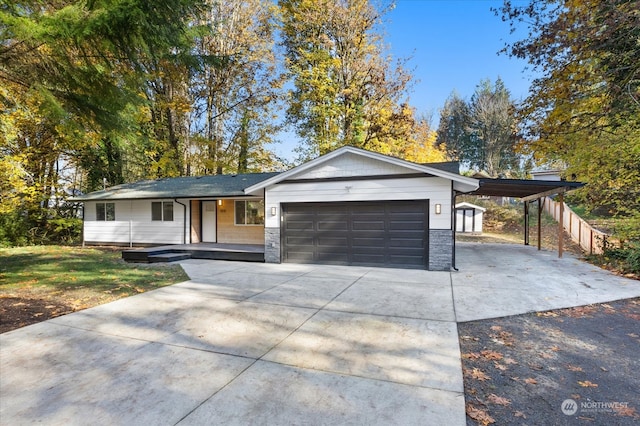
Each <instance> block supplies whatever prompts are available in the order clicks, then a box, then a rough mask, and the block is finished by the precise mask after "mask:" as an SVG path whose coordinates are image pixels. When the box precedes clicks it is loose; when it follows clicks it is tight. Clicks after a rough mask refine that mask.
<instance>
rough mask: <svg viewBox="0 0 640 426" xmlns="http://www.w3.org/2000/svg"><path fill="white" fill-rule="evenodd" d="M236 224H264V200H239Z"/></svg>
mask: <svg viewBox="0 0 640 426" xmlns="http://www.w3.org/2000/svg"><path fill="white" fill-rule="evenodd" d="M235 207H236V222H235V223H236V225H264V200H258V201H250V200H237V201H236V202H235Z"/></svg>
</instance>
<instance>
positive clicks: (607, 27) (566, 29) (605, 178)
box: [496, 0, 640, 218]
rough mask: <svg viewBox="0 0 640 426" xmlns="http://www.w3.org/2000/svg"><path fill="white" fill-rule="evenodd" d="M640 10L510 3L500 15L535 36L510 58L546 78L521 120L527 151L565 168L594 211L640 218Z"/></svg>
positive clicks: (512, 49) (622, 4)
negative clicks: (525, 62)
mask: <svg viewBox="0 0 640 426" xmlns="http://www.w3.org/2000/svg"><path fill="white" fill-rule="evenodd" d="M639 11H640V9H639V8H638V2H637V1H629V0H608V1H601V0H583V1H562V0H545V1H541V0H531V1H530V2H529V3H528V4H526V5H515V4H512V3H511V2H508V1H507V2H505V4H504V6H503V7H502V8H500V9H499V10H498V11H496V13H498V14H502V17H503V20H506V21H510V22H511V25H512V26H513V27H514V28H515V27H516V26H518V25H526V26H528V29H529V36H528V37H527V38H526V39H523V40H520V41H517V42H515V43H512V44H510V45H507V46H506V47H505V52H506V53H508V54H510V55H513V56H516V57H519V58H524V59H527V60H528V61H529V63H530V64H531V65H532V66H533V67H534V68H535V69H536V70H537V71H538V72H540V74H541V76H540V77H539V78H538V79H536V80H535V81H534V83H533V86H532V89H531V94H530V96H529V97H528V98H527V99H526V101H525V102H524V104H523V106H522V109H521V115H522V118H523V121H524V122H526V123H528V124H529V126H528V128H529V132H528V133H529V134H528V136H529V137H528V139H527V141H526V144H525V145H524V148H525V149H527V150H528V151H529V152H532V153H534V155H535V156H536V158H537V159H538V161H553V160H561V161H564V162H565V163H566V164H567V165H568V170H567V173H568V174H575V175H576V176H577V177H578V179H580V180H583V181H586V182H588V183H589V185H588V186H587V187H586V188H585V189H584V190H582V191H581V195H582V197H583V199H585V200H586V201H588V202H589V204H590V205H591V206H592V207H596V206H599V205H600V206H601V205H607V206H609V207H610V208H611V211H612V212H614V213H621V214H625V215H633V214H635V215H637V216H638V218H640V169H639V166H638V165H639V164H640V137H639V136H638V135H639V134H640V60H638V58H640V43H639V42H638V41H639V40H640V12H639Z"/></svg>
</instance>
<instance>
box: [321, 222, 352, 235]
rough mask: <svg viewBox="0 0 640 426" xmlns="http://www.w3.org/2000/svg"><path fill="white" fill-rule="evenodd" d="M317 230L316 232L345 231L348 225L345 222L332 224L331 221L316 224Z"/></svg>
mask: <svg viewBox="0 0 640 426" xmlns="http://www.w3.org/2000/svg"><path fill="white" fill-rule="evenodd" d="M317 224H318V226H317V230H318V231H326V232H331V231H346V230H347V229H349V223H348V222H347V221H344V222H332V221H325V220H323V221H321V222H317Z"/></svg>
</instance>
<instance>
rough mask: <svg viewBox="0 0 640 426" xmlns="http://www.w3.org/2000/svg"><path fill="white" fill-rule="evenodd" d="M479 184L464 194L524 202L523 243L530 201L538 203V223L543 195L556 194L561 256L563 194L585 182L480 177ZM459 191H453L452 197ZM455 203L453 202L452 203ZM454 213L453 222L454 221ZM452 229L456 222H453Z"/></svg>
mask: <svg viewBox="0 0 640 426" xmlns="http://www.w3.org/2000/svg"><path fill="white" fill-rule="evenodd" d="M478 180H479V181H480V186H479V187H478V189H477V190H475V191H473V192H470V193H468V194H465V195H486V196H498V197H513V198H519V199H520V200H521V201H523V202H524V244H525V245H529V226H530V224H529V205H530V203H531V202H537V203H538V223H540V219H541V215H542V206H543V203H544V199H545V197H549V196H551V195H558V197H559V204H560V220H559V221H558V257H562V252H563V236H564V233H563V228H562V224H563V220H562V215H563V207H562V206H563V203H564V194H565V193H566V192H569V191H572V190H574V189H578V188H581V187H583V186H584V185H585V184H584V183H582V182H571V181H564V180H559V181H544V180H528V179H492V178H480V179H478ZM458 195H461V193H458V192H455V195H454V199H455V197H457V196H458ZM454 204H455V203H454ZM455 220H456V219H455V215H454V222H455ZM454 229H456V224H455V223H454ZM541 232H542V230H541V227H540V226H538V250H540V249H541V246H540V242H541ZM454 247H455V234H454ZM453 264H454V267H455V249H454V262H453Z"/></svg>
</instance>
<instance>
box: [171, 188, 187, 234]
mask: <svg viewBox="0 0 640 426" xmlns="http://www.w3.org/2000/svg"><path fill="white" fill-rule="evenodd" d="M173 201H175V202H176V203H178V204H180V205H181V206H182V210H183V212H184V213H183V215H182V223H183V226H182V244H186V243H187V205H186V204H182V203H181V202H180V201H178V199H177V198H174V199H173Z"/></svg>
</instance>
